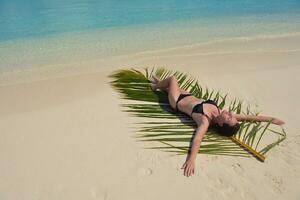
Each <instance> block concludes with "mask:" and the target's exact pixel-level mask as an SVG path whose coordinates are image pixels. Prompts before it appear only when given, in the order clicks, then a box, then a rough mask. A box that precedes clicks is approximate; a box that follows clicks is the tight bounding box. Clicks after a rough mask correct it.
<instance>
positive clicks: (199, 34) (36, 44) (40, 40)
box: [0, 0, 300, 71]
mask: <svg viewBox="0 0 300 200" xmlns="http://www.w3.org/2000/svg"><path fill="white" fill-rule="evenodd" d="M298 32H300V1H299V0H285V1H281V0H272V1H270V0H231V1H223V0H185V1H182V0H164V1H161V0H151V1H146V0H27V1H24V0H0V71H9V70H15V69H26V68H30V67H42V66H46V65H51V64H60V63H68V62H78V61H80V62H81V61H85V60H90V59H99V58H106V57H111V56H117V55H126V54H133V53H137V52H141V51H150V50H156V49H162V48H171V47H177V46H185V45H191V44H196V43H205V42H209V41H215V40H225V39H229V38H239V37H261V36H274V35H281V34H289V33H291V34H293V33H298Z"/></svg>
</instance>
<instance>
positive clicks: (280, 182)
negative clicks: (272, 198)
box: [265, 173, 284, 193]
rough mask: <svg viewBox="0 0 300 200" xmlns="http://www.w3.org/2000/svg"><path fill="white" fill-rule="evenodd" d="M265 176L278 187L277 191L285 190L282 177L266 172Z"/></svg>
mask: <svg viewBox="0 0 300 200" xmlns="http://www.w3.org/2000/svg"><path fill="white" fill-rule="evenodd" d="M265 176H266V177H267V178H268V179H269V180H270V181H271V183H272V185H273V186H274V187H275V188H276V189H277V191H276V192H277V193H282V192H283V191H284V186H283V180H282V178H280V177H277V176H274V175H272V174H268V173H266V174H265Z"/></svg>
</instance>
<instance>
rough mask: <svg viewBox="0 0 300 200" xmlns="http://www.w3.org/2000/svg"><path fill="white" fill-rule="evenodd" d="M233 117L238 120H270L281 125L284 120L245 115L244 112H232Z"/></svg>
mask: <svg viewBox="0 0 300 200" xmlns="http://www.w3.org/2000/svg"><path fill="white" fill-rule="evenodd" d="M234 117H235V118H236V119H237V120H238V121H256V122H269V121H272V123H273V124H276V125H282V124H284V121H282V120H280V119H277V118H275V117H269V116H262V115H245V114H234Z"/></svg>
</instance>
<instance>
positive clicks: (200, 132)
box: [181, 117, 209, 177]
mask: <svg viewBox="0 0 300 200" xmlns="http://www.w3.org/2000/svg"><path fill="white" fill-rule="evenodd" d="M200 124H201V125H200V126H199V125H198V128H197V130H196V133H195V136H194V139H193V141H192V147H191V151H190V152H189V154H188V156H187V158H186V161H185V163H184V164H183V165H182V167H181V169H184V175H185V176H187V177H188V176H191V175H192V174H194V173H195V160H196V157H197V154H198V151H199V147H200V144H201V141H202V139H203V137H204V135H205V133H206V132H207V129H208V126H209V122H208V120H207V118H205V117H203V119H202V123H200Z"/></svg>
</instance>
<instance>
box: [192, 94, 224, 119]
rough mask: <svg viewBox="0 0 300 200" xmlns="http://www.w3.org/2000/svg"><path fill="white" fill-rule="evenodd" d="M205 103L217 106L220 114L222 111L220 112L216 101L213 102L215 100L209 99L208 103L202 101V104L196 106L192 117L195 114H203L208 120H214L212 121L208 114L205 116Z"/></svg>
mask: <svg viewBox="0 0 300 200" xmlns="http://www.w3.org/2000/svg"><path fill="white" fill-rule="evenodd" d="M205 103H208V104H212V105H214V106H216V107H217V109H218V112H219V113H220V110H219V107H218V105H217V103H216V102H215V101H213V100H210V99H208V100H206V101H202V102H201V103H199V104H196V105H195V106H194V108H193V111H192V113H191V115H192V114H193V113H200V114H202V115H205V116H206V117H207V118H208V119H210V120H212V119H211V118H210V117H209V116H208V115H207V114H205V113H204V111H203V104H205Z"/></svg>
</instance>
